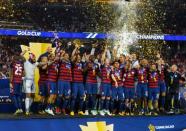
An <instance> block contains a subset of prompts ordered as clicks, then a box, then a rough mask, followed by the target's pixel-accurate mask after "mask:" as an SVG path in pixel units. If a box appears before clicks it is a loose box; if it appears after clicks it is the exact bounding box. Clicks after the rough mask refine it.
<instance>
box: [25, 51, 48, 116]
mask: <svg viewBox="0 0 186 131" xmlns="http://www.w3.org/2000/svg"><path fill="white" fill-rule="evenodd" d="M46 64H47V63H45V62H44V63H42V62H41V63H38V62H36V56H35V55H34V54H33V53H29V59H28V60H27V61H26V62H24V70H25V78H24V82H23V83H24V91H25V94H26V98H25V110H26V115H30V107H31V105H32V102H33V98H34V94H35V83H34V76H35V69H36V67H37V66H42V65H46Z"/></svg>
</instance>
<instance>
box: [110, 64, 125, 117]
mask: <svg viewBox="0 0 186 131" xmlns="http://www.w3.org/2000/svg"><path fill="white" fill-rule="evenodd" d="M122 77H123V74H122V71H121V70H120V64H119V62H118V61H114V63H113V69H112V72H111V78H112V97H111V103H110V105H111V112H112V115H115V112H114V107H115V106H114V103H115V102H116V101H119V115H122V114H123V106H124V88H123V81H122Z"/></svg>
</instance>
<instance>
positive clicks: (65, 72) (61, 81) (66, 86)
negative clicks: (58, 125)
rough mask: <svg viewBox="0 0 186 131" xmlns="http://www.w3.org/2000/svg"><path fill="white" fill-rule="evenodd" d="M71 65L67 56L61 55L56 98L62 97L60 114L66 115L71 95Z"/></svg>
mask: <svg viewBox="0 0 186 131" xmlns="http://www.w3.org/2000/svg"><path fill="white" fill-rule="evenodd" d="M71 67H72V65H71V62H70V59H69V54H68V53H66V52H64V54H61V58H60V63H59V77H58V96H59V97H63V98H64V101H63V105H62V113H63V114H64V115H66V108H67V105H68V103H69V99H70V94H71V83H70V82H71V81H72V69H71Z"/></svg>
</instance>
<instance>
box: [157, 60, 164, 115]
mask: <svg viewBox="0 0 186 131" xmlns="http://www.w3.org/2000/svg"><path fill="white" fill-rule="evenodd" d="M157 66H158V72H159V83H158V84H159V88H160V97H161V99H160V100H161V105H160V110H161V111H162V112H164V110H165V109H164V107H165V96H166V84H165V63H164V60H163V59H162V58H160V60H159V61H158V62H157Z"/></svg>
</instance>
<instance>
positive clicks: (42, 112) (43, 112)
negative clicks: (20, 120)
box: [38, 111, 46, 115]
mask: <svg viewBox="0 0 186 131" xmlns="http://www.w3.org/2000/svg"><path fill="white" fill-rule="evenodd" d="M38 113H39V114H40V115H44V114H46V112H45V111H39V112H38Z"/></svg>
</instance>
